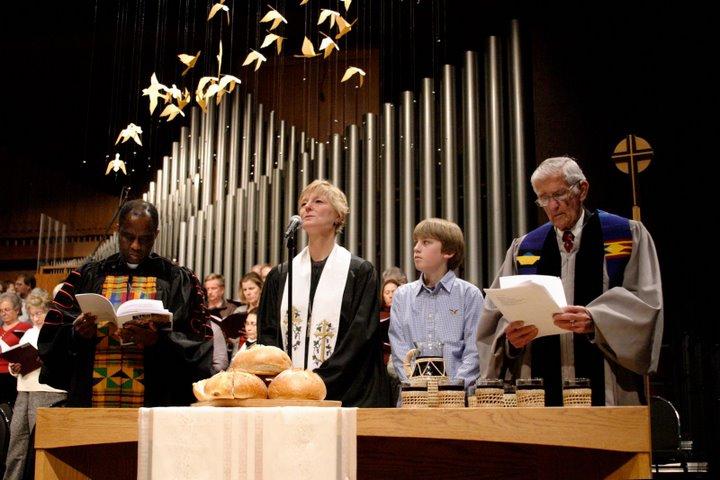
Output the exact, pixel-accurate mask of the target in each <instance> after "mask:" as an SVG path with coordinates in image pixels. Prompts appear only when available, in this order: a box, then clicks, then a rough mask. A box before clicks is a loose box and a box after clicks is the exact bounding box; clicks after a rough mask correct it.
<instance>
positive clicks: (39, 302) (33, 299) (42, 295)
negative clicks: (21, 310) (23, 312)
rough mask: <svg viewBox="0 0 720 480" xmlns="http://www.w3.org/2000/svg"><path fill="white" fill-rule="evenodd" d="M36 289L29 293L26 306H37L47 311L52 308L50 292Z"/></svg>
mask: <svg viewBox="0 0 720 480" xmlns="http://www.w3.org/2000/svg"><path fill="white" fill-rule="evenodd" d="M37 290H40V289H35V290H33V291H32V292H30V294H28V296H27V298H26V299H25V306H26V307H27V308H30V307H35V308H42V309H43V310H45V311H48V310H50V305H51V304H52V299H51V298H50V296H49V295H48V293H47V292H46V291H45V290H40V291H37Z"/></svg>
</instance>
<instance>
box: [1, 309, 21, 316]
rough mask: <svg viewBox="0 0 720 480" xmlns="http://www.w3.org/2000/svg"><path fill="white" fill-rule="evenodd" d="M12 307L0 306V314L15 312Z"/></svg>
mask: <svg viewBox="0 0 720 480" xmlns="http://www.w3.org/2000/svg"><path fill="white" fill-rule="evenodd" d="M15 311H17V310H15V309H14V308H0V314H3V315H5V314H6V313H10V312H15Z"/></svg>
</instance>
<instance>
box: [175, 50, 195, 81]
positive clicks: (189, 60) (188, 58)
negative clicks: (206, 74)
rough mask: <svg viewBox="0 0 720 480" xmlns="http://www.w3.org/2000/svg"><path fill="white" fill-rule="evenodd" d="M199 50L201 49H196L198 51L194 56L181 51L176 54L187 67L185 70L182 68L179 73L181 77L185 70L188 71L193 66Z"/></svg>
mask: <svg viewBox="0 0 720 480" xmlns="http://www.w3.org/2000/svg"><path fill="white" fill-rule="evenodd" d="M200 52H201V50H198V52H197V53H196V54H195V56H193V55H188V54H187V53H181V54H179V55H178V58H179V59H180V61H181V62H182V63H183V64H184V65H187V68H186V69H185V70H183V72H182V73H181V74H180V76H181V77H184V76H185V74H186V73H187V72H189V71H190V69H191V68H193V67H194V66H195V62H197V61H198V58H200Z"/></svg>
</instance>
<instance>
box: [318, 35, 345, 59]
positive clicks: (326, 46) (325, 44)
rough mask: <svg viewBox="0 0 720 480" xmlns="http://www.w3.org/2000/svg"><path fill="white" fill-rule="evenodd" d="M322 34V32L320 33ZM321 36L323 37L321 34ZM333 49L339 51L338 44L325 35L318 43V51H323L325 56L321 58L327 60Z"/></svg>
mask: <svg viewBox="0 0 720 480" xmlns="http://www.w3.org/2000/svg"><path fill="white" fill-rule="evenodd" d="M320 33H322V32H320ZM323 35H325V34H324V33H323ZM333 48H334V49H336V50H338V51H339V50H340V47H338V44H337V43H335V42H334V41H333V39H332V38H330V37H328V36H327V35H325V38H323V40H322V42H320V50H323V51H324V52H325V55H323V58H327V57H329V56H330V54H331V53H332V51H333Z"/></svg>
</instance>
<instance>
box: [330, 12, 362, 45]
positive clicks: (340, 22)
mask: <svg viewBox="0 0 720 480" xmlns="http://www.w3.org/2000/svg"><path fill="white" fill-rule="evenodd" d="M355 22H357V18H356V19H355V21H354V22H352V23H348V21H347V20H345V19H344V18H343V17H342V15H338V17H337V26H338V34H337V35H335V40H340V39H341V38H342V37H344V36H345V34H346V33H348V32H349V31H350V30H352V26H353V25H355Z"/></svg>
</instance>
